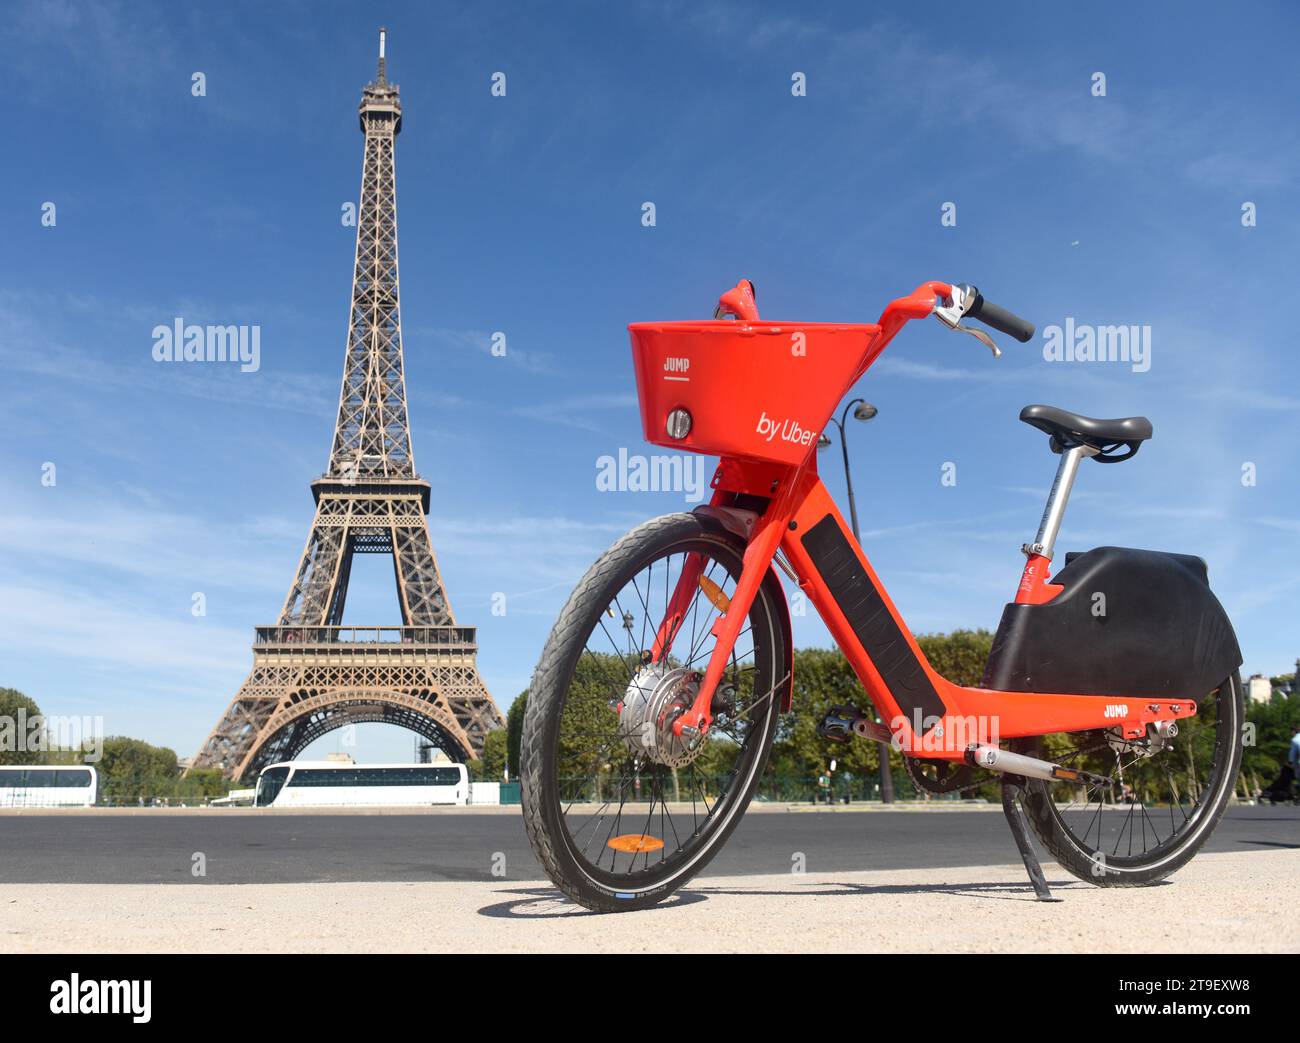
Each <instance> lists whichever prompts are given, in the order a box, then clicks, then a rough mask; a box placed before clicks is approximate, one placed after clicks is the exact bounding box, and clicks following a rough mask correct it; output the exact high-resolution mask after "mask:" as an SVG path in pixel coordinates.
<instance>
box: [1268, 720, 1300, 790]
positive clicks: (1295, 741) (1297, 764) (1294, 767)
mask: <svg viewBox="0 0 1300 1043" xmlns="http://www.w3.org/2000/svg"><path fill="white" fill-rule="evenodd" d="M1298 775H1300V725H1292V726H1291V745H1290V746H1289V747H1288V748H1287V753H1286V763H1285V764H1283V765H1282V774H1280V775H1279V776H1278V777H1277V778H1276V779H1274V780H1273V782H1272V784H1271V785H1270V786H1269V787H1268V789H1266V790H1265V791H1264V795H1265V796H1267V797H1268V800H1269V802H1270V803H1272V804H1276V803H1277V802H1278V801H1280V800H1291V799H1292V792H1291V788H1292V786H1293V785H1294V784H1295V781H1296V777H1297V776H1298Z"/></svg>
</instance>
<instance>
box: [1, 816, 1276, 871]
mask: <svg viewBox="0 0 1300 1043" xmlns="http://www.w3.org/2000/svg"><path fill="white" fill-rule="evenodd" d="M1274 848H1300V807H1295V806H1285V807H1283V806H1279V807H1276V808H1274V807H1254V808H1250V807H1243V808H1233V809H1230V810H1229V811H1228V813H1227V815H1226V816H1225V817H1224V819H1223V821H1222V822H1221V823H1220V824H1219V827H1218V829H1217V830H1216V831H1215V833H1214V835H1213V836H1212V837H1211V838H1210V840H1209V842H1208V843H1207V844H1206V846H1205V848H1204V849H1203V850H1207V851H1265V850H1269V849H1274ZM798 853H802V856H803V858H804V860H805V864H804V868H805V869H806V870H807V871H808V872H845V871H850V870H856V869H913V868H942V867H946V866H972V865H1002V864H1006V863H1014V862H1016V861H1018V859H1017V856H1016V849H1015V845H1014V844H1013V843H1012V840H1011V835H1010V833H1009V832H1008V830H1007V824H1006V820H1005V819H1004V818H1003V817H1002V815H1000V814H998V813H996V812H972V811H955V812H933V811H922V812H907V811H901V812H885V813H871V812H863V813H853V812H848V813H841V812H835V813H826V812H820V813H813V812H806V813H783V812H768V813H755V814H751V815H748V816H747V817H746V818H745V819H744V820H743V821H742V822H741V824H740V826H739V827H738V828H737V830H736V832H735V833H734V834H733V835H732V837H731V839H730V840H729V841H728V842H727V844H726V846H725V847H724V848H723V850H722V852H721V854H719V855H718V857H717V858H716V859H715V860H714V861H713V863H712V864H711V865H710V866H709V868H708V869H707V870H706V872H705V875H750V874H757V873H784V872H789V871H790V868H791V864H792V859H794V858H795V857H797V854H798ZM196 854H202V855H203V856H204V859H205V861H206V875H205V876H202V877H196V876H195V875H193V874H192V872H191V866H192V865H194V864H195V855H196ZM503 858H504V861H502V859H503ZM497 865H500V866H501V867H502V868H503V869H504V874H502V873H500V872H498V873H496V874H494V873H493V868H494V866H497ZM502 876H504V878H505V879H508V880H536V879H538V878H539V877H540V876H541V870H540V868H539V866H538V864H537V862H536V860H535V859H534V858H533V854H532V851H531V850H530V849H529V847H528V840H527V838H526V837H525V835H524V827H523V820H522V819H521V818H520V817H519V816H518V815H513V814H477V815H476V814H472V813H454V814H447V815H436V814H423V815H357V814H350V815H312V814H301V815H299V814H294V815H283V814H273V815H257V814H253V815H247V814H224V813H222V812H221V811H217V810H213V811H204V812H202V813H198V814H192V815H169V814H158V815H150V814H141V815H132V816H124V815H94V814H91V815H38V814H32V815H21V816H4V817H0V885H3V884H6V883H111V884H120V883H142V884H143V883H199V882H206V883H213V884H249V883H300V882H309V881H322V882H349V881H355V882H366V881H380V880H387V881H402V880H412V881H415V880H492V879H501V878H502Z"/></svg>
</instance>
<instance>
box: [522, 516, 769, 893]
mask: <svg viewBox="0 0 1300 1043" xmlns="http://www.w3.org/2000/svg"><path fill="white" fill-rule="evenodd" d="M743 553H744V546H743V544H742V543H741V542H740V541H739V540H738V539H737V538H735V537H734V536H732V535H731V534H729V533H727V532H726V531H724V530H722V529H720V528H719V527H717V526H716V525H714V524H713V523H712V522H711V521H710V520H708V519H703V518H700V517H698V516H696V515H694V514H674V515H668V516H666V517H663V518H657V519H655V520H654V521H651V522H647V523H646V524H644V525H642V526H640V527H639V528H637V529H634V530H633V531H632V532H630V533H628V535H626V536H624V537H623V538H622V539H621V540H619V541H618V542H617V543H616V544H614V546H613V547H611V548H610V549H609V550H608V551H606V552H605V554H604V555H602V556H601V558H600V559H599V560H598V561H597V562H596V563H595V564H594V565H593V566H592V567H591V569H590V570H589V571H588V572H587V574H586V576H584V577H583V579H582V581H581V582H580V583H579V584H578V587H577V589H576V590H574V592H573V594H572V595H571V596H570V598H569V601H568V603H567V604H566V605H565V607H564V610H563V612H562V613H561V614H560V618H559V620H558V621H557V622H556V624H555V628H554V629H553V630H552V632H551V636H550V639H549V640H548V641H547V643H546V648H545V650H544V651H543V652H542V657H541V660H540V662H539V663H538V665H537V669H536V671H535V672H534V675H533V680H532V684H531V685H530V687H529V692H528V706H527V710H526V712H525V714H524V728H523V737H522V743H521V751H520V758H521V762H520V781H521V783H522V800H523V811H524V823H525V825H526V827H527V830H528V836H529V840H530V841H531V843H532V846H533V850H534V851H535V852H536V854H537V857H538V858H539V859H540V861H541V863H542V865H543V867H544V868H545V869H546V872H547V874H548V875H549V876H550V878H551V879H552V880H553V881H554V882H555V884H556V886H558V887H559V888H560V889H561V890H562V891H563V892H564V893H565V894H566V895H568V896H569V897H570V898H572V899H573V900H574V901H576V902H579V903H580V904H582V905H584V906H586V907H587V908H589V909H594V910H598V911H601V912H611V911H616V910H629V909H639V908H645V907H646V906H650V905H654V904H655V903H657V902H659V901H662V900H663V899H664V898H665V897H667V896H668V895H669V894H671V893H672V892H673V891H674V890H676V889H677V888H678V887H680V886H681V885H682V884H684V883H685V882H686V881H687V880H689V879H690V878H691V877H692V876H694V875H695V874H696V873H698V872H699V871H700V869H702V868H703V867H704V866H705V865H706V864H707V863H708V861H709V860H710V859H711V858H713V856H714V855H715V854H717V852H718V850H719V848H720V847H721V846H722V844H723V842H724V841H725V840H726V838H727V837H728V836H729V835H730V833H731V831H732V830H733V829H734V828H735V826H736V823H737V822H738V821H739V819H740V817H741V815H742V814H743V813H744V810H745V808H746V806H747V805H748V804H749V801H750V798H751V797H752V796H753V793H754V789H755V787H756V786H757V784H758V780H759V776H760V775H761V774H762V771H763V768H764V766H765V764H766V762H767V756H768V751H769V750H770V748H771V744H772V738H773V735H774V733H775V730H776V727H777V722H778V717H779V714H780V689H781V687H782V685H783V684H784V682H785V680H786V678H787V677H788V674H789V669H790V666H789V663H788V662H787V661H786V659H787V652H786V650H787V648H788V636H787V635H786V633H785V631H784V626H785V622H784V620H785V615H784V613H783V612H782V611H781V607H782V606H781V605H780V604H779V602H778V600H777V599H779V598H781V597H783V593H782V590H781V586H780V583H779V582H778V581H777V580H776V578H775V577H774V576H772V575H770V574H769V576H768V577H767V578H766V580H765V581H764V583H763V584H762V587H761V588H760V591H759V595H758V597H757V598H755V601H754V604H753V606H752V608H751V609H750V612H749V615H748V617H747V619H746V621H745V625H744V627H743V628H742V630H741V634H740V637H739V638H738V639H737V642H736V647H735V648H734V650H733V651H732V654H731V657H730V660H729V663H728V666H727V670H726V672H725V674H724V676H723V680H722V682H721V683H720V684H719V686H718V694H717V695H715V697H714V702H713V713H714V723H713V726H712V728H711V729H710V731H709V733H708V734H707V736H706V737H704V738H703V739H702V740H701V741H700V742H699V743H698V744H697V745H696V746H694V747H691V746H690V745H689V744H688V743H686V742H684V741H683V740H682V739H681V738H680V737H677V736H674V735H673V734H672V732H671V722H672V719H673V718H674V716H676V714H677V713H679V712H680V711H681V710H682V709H683V708H684V707H686V706H689V705H690V703H691V702H692V701H693V699H694V695H695V692H696V691H697V690H698V684H699V681H700V678H701V675H702V674H703V672H704V669H705V667H706V666H707V664H708V661H709V658H710V656H711V654H712V652H713V647H714V638H713V634H712V628H713V624H714V623H715V622H716V621H717V619H718V618H719V616H720V615H721V614H722V613H723V612H724V611H725V610H726V608H727V607H728V605H729V600H730V597H731V595H732V593H734V591H735V586H736V581H737V580H738V579H739V577H740V573H741V567H742V556H743ZM692 564H699V565H700V566H701V567H702V571H701V574H700V578H699V579H698V581H696V582H695V583H694V584H693V586H694V591H693V598H692V600H691V603H690V605H689V607H688V609H687V611H686V614H685V617H684V618H683V620H682V623H681V626H680V627H679V629H678V631H677V633H676V635H675V638H674V640H673V643H672V650H671V654H670V655H669V656H668V657H666V658H665V659H664V660H663V661H662V662H660V663H657V664H655V663H650V662H649V658H650V657H649V652H650V650H651V648H652V647H653V645H654V641H655V635H656V632H657V630H658V628H659V625H660V622H661V621H662V620H663V618H664V616H665V610H666V607H667V603H668V600H669V598H670V597H671V596H672V593H673V591H674V590H675V589H676V586H677V580H678V578H679V577H680V576H681V575H682V571H683V569H684V568H690V567H691V565H692ZM692 574H693V573H692Z"/></svg>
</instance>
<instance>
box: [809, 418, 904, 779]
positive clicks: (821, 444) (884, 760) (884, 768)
mask: <svg viewBox="0 0 1300 1043" xmlns="http://www.w3.org/2000/svg"><path fill="white" fill-rule="evenodd" d="M854 407H856V408H854ZM850 409H852V410H853V419H854V420H862V421H867V420H871V419H872V418H873V417H875V415H876V414H877V413H879V412H880V410H878V409H877V408H876V407H875V406H873V405H872V404H871V403H870V402H868V401H867V400H866V399H864V398H855V399H854V400H853V401H852V402H850V403H849V404H848V405H846V406H845V407H844V411H843V412H842V413H841V414H840V416H839V419H836V418H835V417H831V423H832V424H834V425H835V426H836V427H837V428H839V432H840V448H841V449H842V450H843V452H844V484H845V486H847V487H848V491H849V523H850V524H851V525H852V526H853V538H854V539H855V540H857V541H858V543H859V544H861V542H862V536H861V534H860V533H859V531H858V505H857V502H856V501H855V500H854V499H853V473H852V471H851V470H850V469H849V440H848V438H846V437H845V430H844V424H845V421H847V420H848V418H849V410H850ZM830 444H831V440H830V439H829V438H827V437H826V436H825V435H822V436H821V438H820V439H818V440H817V448H818V449H825V448H826V447H827V446H829V445H830ZM880 800H881V803H883V804H892V803H894V777H893V775H891V774H890V772H889V747H888V746H885V747H883V748H882V749H881V751H880Z"/></svg>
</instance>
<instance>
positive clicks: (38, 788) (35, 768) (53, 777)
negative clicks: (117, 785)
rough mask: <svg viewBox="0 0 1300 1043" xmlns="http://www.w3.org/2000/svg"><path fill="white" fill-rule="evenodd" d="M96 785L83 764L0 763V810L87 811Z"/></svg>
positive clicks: (93, 798)
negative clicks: (75, 809) (67, 809)
mask: <svg viewBox="0 0 1300 1043" xmlns="http://www.w3.org/2000/svg"><path fill="white" fill-rule="evenodd" d="M98 783H99V778H98V775H97V774H96V772H95V769H94V768H89V767H86V766H85V765H83V764H51V765H48V766H46V765H43V764H42V765H36V764H0V808H89V807H92V806H93V805H94V803H95V793H96V791H97V790H98Z"/></svg>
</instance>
